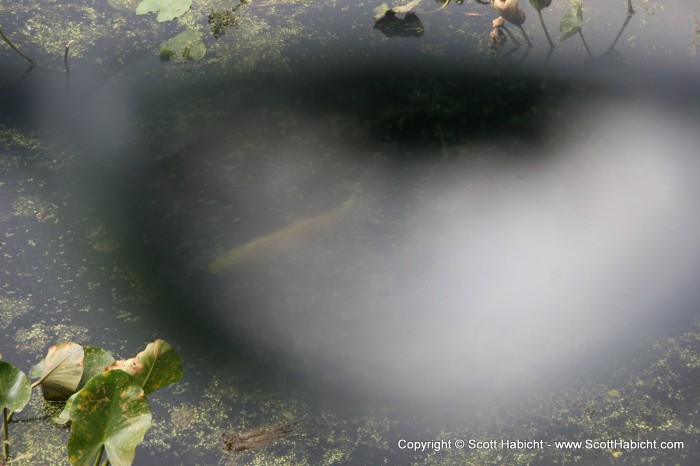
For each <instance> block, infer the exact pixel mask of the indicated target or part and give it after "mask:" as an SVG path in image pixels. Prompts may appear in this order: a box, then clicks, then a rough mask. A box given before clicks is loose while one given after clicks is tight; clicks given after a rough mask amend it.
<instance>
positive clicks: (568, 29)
mask: <svg viewBox="0 0 700 466" xmlns="http://www.w3.org/2000/svg"><path fill="white" fill-rule="evenodd" d="M571 5H572V6H571V8H569V9H568V10H567V12H566V14H564V17H563V18H562V19H561V24H560V25H559V31H561V33H562V40H563V39H568V38H569V37H571V36H573V35H574V34H577V33H578V32H579V31H581V28H582V27H583V6H582V5H581V1H580V0H571Z"/></svg>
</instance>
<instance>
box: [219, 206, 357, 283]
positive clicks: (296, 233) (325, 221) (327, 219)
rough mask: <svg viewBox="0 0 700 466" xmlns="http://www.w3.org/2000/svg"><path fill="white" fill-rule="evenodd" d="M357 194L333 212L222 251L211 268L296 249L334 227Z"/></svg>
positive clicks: (241, 262)
mask: <svg viewBox="0 0 700 466" xmlns="http://www.w3.org/2000/svg"><path fill="white" fill-rule="evenodd" d="M356 194H357V193H353V194H352V195H351V196H350V197H349V198H348V199H347V200H346V201H345V202H343V203H342V204H341V205H340V206H338V207H336V208H335V209H333V210H331V211H330V212H326V213H325V214H322V215H319V216H316V217H312V218H309V219H306V220H302V221H300V222H297V223H294V224H292V225H290V226H288V227H285V228H283V229H281V230H278V231H275V232H273V233H270V234H267V235H265V236H261V237H260V238H256V239H254V240H252V241H249V242H247V243H244V244H242V245H240V246H236V247H234V248H232V249H230V250H228V251H226V252H223V253H221V254H220V255H219V256H217V257H216V258H215V259H214V260H213V261H211V263H209V266H208V267H207V270H208V271H209V273H214V274H215V273H219V272H221V271H223V270H226V269H229V268H231V267H234V266H236V265H240V264H243V263H246V262H249V261H251V260H254V259H257V258H260V257H264V256H267V255H269V254H271V253H275V252H283V251H290V250H292V249H294V248H295V247H296V246H298V245H299V244H301V243H302V242H304V241H307V240H308V239H309V238H313V237H314V236H315V235H317V234H318V233H321V232H323V231H325V230H327V229H329V228H330V227H332V226H333V225H334V224H335V223H336V222H337V221H338V220H339V219H340V218H342V217H343V216H344V215H345V213H346V212H347V211H348V210H350V208H351V207H352V206H353V204H354V202H355V196H356Z"/></svg>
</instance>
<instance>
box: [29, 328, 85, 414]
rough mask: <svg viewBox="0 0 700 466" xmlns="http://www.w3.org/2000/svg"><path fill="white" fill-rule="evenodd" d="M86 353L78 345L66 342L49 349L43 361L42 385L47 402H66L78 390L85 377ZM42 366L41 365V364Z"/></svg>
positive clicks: (40, 383) (39, 381)
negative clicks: (82, 378) (81, 380)
mask: <svg viewBox="0 0 700 466" xmlns="http://www.w3.org/2000/svg"><path fill="white" fill-rule="evenodd" d="M84 357H85V352H84V351H83V347H82V346H80V345H79V344H77V343H73V342H64V343H59V344H57V345H54V346H52V347H51V348H49V351H48V354H47V355H46V358H44V361H43V367H42V371H41V378H40V379H39V380H38V381H37V382H35V383H37V384H39V385H41V391H42V392H43V394H44V399H45V400H47V401H66V400H67V399H68V398H69V397H70V396H71V395H72V394H73V393H75V392H76V390H77V389H78V384H79V383H80V379H81V377H82V376H83V363H84ZM39 364H41V363H39Z"/></svg>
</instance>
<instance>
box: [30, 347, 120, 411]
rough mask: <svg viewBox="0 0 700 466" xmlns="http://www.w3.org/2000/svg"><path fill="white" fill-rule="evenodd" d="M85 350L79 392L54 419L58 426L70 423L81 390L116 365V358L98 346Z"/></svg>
mask: <svg viewBox="0 0 700 466" xmlns="http://www.w3.org/2000/svg"><path fill="white" fill-rule="evenodd" d="M83 350H84V351H85V364H84V368H83V376H82V377H81V378H80V382H79V383H78V392H77V393H74V394H73V395H71V397H70V398H68V400H66V405H65V406H64V407H63V411H61V414H59V415H58V416H56V417H55V418H54V419H53V421H54V422H55V423H56V424H66V423H68V422H69V421H70V407H71V404H73V400H74V399H75V397H76V395H77V394H78V393H80V390H81V389H82V388H83V387H85V385H86V384H87V383H88V382H89V381H90V379H91V378H93V377H95V376H97V375H99V374H101V373H102V371H104V370H105V368H106V367H107V366H109V365H111V364H113V363H114V357H112V355H111V354H110V353H109V351H107V350H104V349H102V348H98V347H97V346H83ZM39 364H41V363H39ZM39 364H37V366H38V365H39ZM35 367H36V366H35Z"/></svg>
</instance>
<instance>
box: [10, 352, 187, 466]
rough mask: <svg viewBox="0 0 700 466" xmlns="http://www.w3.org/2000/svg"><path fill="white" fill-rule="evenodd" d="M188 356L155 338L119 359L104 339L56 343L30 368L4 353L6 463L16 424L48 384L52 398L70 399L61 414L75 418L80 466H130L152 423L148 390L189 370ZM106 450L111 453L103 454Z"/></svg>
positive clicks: (73, 449)
mask: <svg viewBox="0 0 700 466" xmlns="http://www.w3.org/2000/svg"><path fill="white" fill-rule="evenodd" d="M182 375H183V372H182V361H181V359H180V356H179V355H178V353H177V352H176V351H175V349H174V348H173V347H172V346H170V345H169V344H168V343H167V342H165V341H163V340H156V341H154V342H153V343H149V344H148V345H147V346H146V348H145V349H144V350H143V351H141V352H140V353H138V354H137V355H136V356H135V357H134V358H131V359H126V360H120V361H115V359H114V358H113V357H112V355H111V354H110V353H109V352H108V351H106V350H104V349H102V348H98V347H94V346H82V345H79V344H77V343H73V342H62V343H58V344H56V345H54V346H52V347H51V348H49V350H48V353H47V355H46V357H45V358H44V359H43V360H42V361H41V362H39V363H38V364H37V365H35V366H34V367H33V368H32V369H31V371H30V376H31V377H33V378H37V380H36V381H35V382H34V383H32V384H30V383H29V379H28V378H27V376H26V375H25V374H24V373H23V372H22V371H21V370H19V369H17V368H16V367H14V366H12V365H11V364H9V363H7V362H4V361H0V407H2V409H3V432H4V448H3V455H2V457H1V461H0V465H3V466H4V465H6V464H9V463H10V461H11V459H10V445H11V443H10V438H9V424H10V421H11V420H12V417H13V415H14V413H15V412H18V411H21V410H22V409H23V408H24V407H25V406H26V404H27V403H28V402H29V399H30V397H31V390H32V389H33V388H36V387H41V391H42V394H43V398H44V399H45V400H46V401H59V402H65V407H64V409H63V412H62V413H61V414H60V415H59V416H58V418H57V419H55V421H56V422H57V423H59V424H67V423H68V422H70V423H71V433H70V437H69V438H68V442H67V454H68V460H69V462H70V464H71V465H74V466H93V465H102V466H106V465H109V464H113V465H116V466H129V465H130V464H131V463H132V462H133V460H134V456H135V453H136V447H137V446H138V445H139V444H140V443H141V441H142V440H143V437H144V435H145V433H146V431H147V430H148V429H149V428H150V426H151V421H152V416H151V408H150V405H149V404H148V400H147V398H146V395H148V394H150V393H152V392H154V391H156V390H158V389H159V388H162V387H165V386H167V385H170V384H172V383H175V382H177V381H178V380H180V379H181V378H182ZM103 457H104V460H103Z"/></svg>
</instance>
